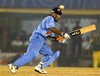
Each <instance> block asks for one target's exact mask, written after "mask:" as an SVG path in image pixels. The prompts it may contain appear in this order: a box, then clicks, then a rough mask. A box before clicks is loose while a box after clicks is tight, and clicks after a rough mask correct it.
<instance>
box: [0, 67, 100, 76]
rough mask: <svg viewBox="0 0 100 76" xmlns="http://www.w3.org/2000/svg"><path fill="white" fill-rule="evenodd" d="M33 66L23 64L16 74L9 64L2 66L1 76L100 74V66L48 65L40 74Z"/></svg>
mask: <svg viewBox="0 0 100 76" xmlns="http://www.w3.org/2000/svg"><path fill="white" fill-rule="evenodd" d="M33 68H34V67H33V66H22V67H21V68H19V70H18V71H17V73H16V74H12V73H11V72H10V71H9V68H8V66H0V76H100V68H98V69H94V68H75V67H73V68H72V67H71V68H70V67H47V68H46V69H45V70H47V71H48V73H47V74H38V73H36V72H35V71H34V70H33Z"/></svg>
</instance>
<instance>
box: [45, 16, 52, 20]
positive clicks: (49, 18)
mask: <svg viewBox="0 0 100 76" xmlns="http://www.w3.org/2000/svg"><path fill="white" fill-rule="evenodd" d="M45 19H48V20H53V17H52V16H47V17H45Z"/></svg>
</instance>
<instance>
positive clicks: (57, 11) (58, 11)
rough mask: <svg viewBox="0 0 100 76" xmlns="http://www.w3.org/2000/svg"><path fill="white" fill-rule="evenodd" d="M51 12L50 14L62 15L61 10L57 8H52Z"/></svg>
mask: <svg viewBox="0 0 100 76" xmlns="http://www.w3.org/2000/svg"><path fill="white" fill-rule="evenodd" d="M51 12H52V13H56V14H59V15H62V11H61V9H60V8H58V7H55V8H53V9H52V11H51Z"/></svg>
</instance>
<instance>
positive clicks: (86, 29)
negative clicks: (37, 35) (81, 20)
mask: <svg viewBox="0 0 100 76" xmlns="http://www.w3.org/2000/svg"><path fill="white" fill-rule="evenodd" d="M94 30H96V25H95V24H92V25H89V26H86V27H83V28H80V29H77V30H74V31H72V32H70V33H69V34H70V36H71V37H74V36H78V35H82V34H85V33H88V32H91V31H94ZM63 38H64V36H60V37H58V38H57V40H58V41H59V40H61V39H63Z"/></svg>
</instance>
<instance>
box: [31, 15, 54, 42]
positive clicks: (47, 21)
mask: <svg viewBox="0 0 100 76" xmlns="http://www.w3.org/2000/svg"><path fill="white" fill-rule="evenodd" d="M51 27H55V22H54V18H53V17H52V16H47V17H45V18H44V19H43V21H42V22H41V23H40V24H39V26H38V27H37V28H36V29H35V31H33V33H32V35H31V37H30V40H31V39H32V38H33V37H34V33H39V34H41V35H42V36H43V37H46V33H47V32H48V31H49V29H50V28H51ZM52 35H54V34H53V33H52Z"/></svg>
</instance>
